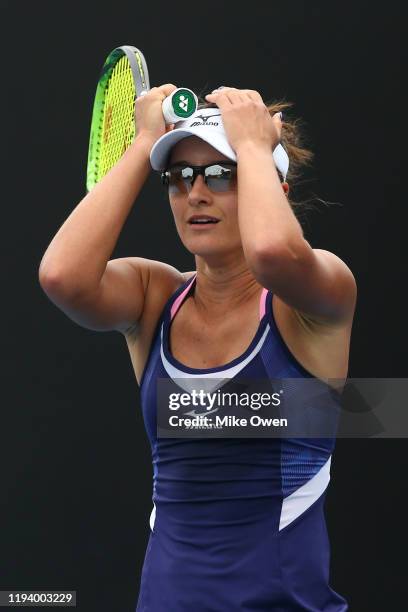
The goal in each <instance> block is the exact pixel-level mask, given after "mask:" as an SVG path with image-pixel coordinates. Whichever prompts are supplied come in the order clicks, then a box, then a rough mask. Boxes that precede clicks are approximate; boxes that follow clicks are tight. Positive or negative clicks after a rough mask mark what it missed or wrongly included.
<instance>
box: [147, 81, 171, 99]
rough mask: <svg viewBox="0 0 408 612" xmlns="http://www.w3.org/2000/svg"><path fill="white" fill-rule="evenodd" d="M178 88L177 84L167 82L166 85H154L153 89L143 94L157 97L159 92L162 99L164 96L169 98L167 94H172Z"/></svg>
mask: <svg viewBox="0 0 408 612" xmlns="http://www.w3.org/2000/svg"><path fill="white" fill-rule="evenodd" d="M176 89H177V85H174V84H173V83H165V84H164V85H160V86H159V87H152V88H151V89H149V91H146V92H142V94H141V95H143V96H144V95H147V96H150V97H152V96H154V97H156V96H157V95H158V94H159V95H160V97H161V99H162V100H164V98H167V96H170V95H171V94H172V93H173V91H175V90H176ZM140 97H141V96H139V98H140Z"/></svg>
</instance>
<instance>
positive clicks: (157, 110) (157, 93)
mask: <svg viewBox="0 0 408 612" xmlns="http://www.w3.org/2000/svg"><path fill="white" fill-rule="evenodd" d="M175 89H177V87H176V85H173V84H172V83H166V84H165V85H160V87H152V88H151V89H149V91H148V92H147V94H145V95H143V96H140V97H139V98H136V102H135V124H136V135H137V136H139V135H143V136H145V137H147V138H148V139H150V140H151V142H152V145H153V144H154V143H155V142H156V140H158V139H159V138H160V136H163V134H166V133H167V132H170V131H171V130H172V129H174V124H173V123H172V124H170V125H167V124H166V122H165V121H164V117H163V111H162V103H163V100H164V99H165V98H167V96H169V95H170V94H171V93H173V91H174V90H175Z"/></svg>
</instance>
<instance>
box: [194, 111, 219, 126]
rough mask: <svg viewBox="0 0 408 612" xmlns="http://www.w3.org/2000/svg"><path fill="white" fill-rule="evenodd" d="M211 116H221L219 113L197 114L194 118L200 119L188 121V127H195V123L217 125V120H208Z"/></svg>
mask: <svg viewBox="0 0 408 612" xmlns="http://www.w3.org/2000/svg"><path fill="white" fill-rule="evenodd" d="M212 117H221V113H218V114H217V115H197V116H196V117H195V119H201V121H193V123H190V126H189V127H195V126H197V125H219V123H218V121H208V119H211V118H212Z"/></svg>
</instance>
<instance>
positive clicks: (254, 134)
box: [205, 87, 282, 152]
mask: <svg viewBox="0 0 408 612" xmlns="http://www.w3.org/2000/svg"><path fill="white" fill-rule="evenodd" d="M205 98H206V100H207V101H208V102H214V103H215V104H216V105H217V106H218V108H219V109H220V111H221V117H222V121H223V124H224V129H225V132H226V134H227V138H228V141H229V143H230V145H231V147H232V148H233V149H234V151H235V152H237V151H238V149H239V148H240V147H241V146H242V145H243V144H246V143H253V144H256V145H260V146H265V147H268V148H269V149H270V150H273V149H274V148H275V147H276V145H277V144H278V143H279V142H280V137H281V129H282V122H281V118H280V114H279V113H275V115H273V117H271V115H270V114H269V112H268V109H267V108H266V106H265V104H264V102H263V100H262V97H261V95H260V94H259V93H258V92H257V91H255V90H253V89H235V88H234V87H223V88H222V89H218V90H214V91H213V93H211V94H207V95H206V96H205Z"/></svg>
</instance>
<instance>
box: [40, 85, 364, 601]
mask: <svg viewBox="0 0 408 612" xmlns="http://www.w3.org/2000/svg"><path fill="white" fill-rule="evenodd" d="M175 88H176V87H175V86H174V85H172V84H167V85H162V86H161V87H158V88H153V89H152V90H150V92H149V93H148V94H147V95H145V96H143V97H142V98H140V99H139V100H137V102H136V110H135V113H136V125H137V127H138V131H137V137H136V139H135V142H134V143H133V144H132V146H131V147H130V148H129V149H128V150H127V151H126V152H125V154H124V155H123V157H122V158H121V160H120V161H119V162H118V164H116V166H115V167H114V168H113V169H112V170H111V171H110V172H109V173H108V174H107V175H106V176H105V177H104V178H103V179H102V180H101V181H100V183H98V184H97V185H96V186H95V188H94V189H93V190H92V191H91V192H90V193H89V194H88V195H87V196H86V197H85V198H84V199H83V200H82V201H81V202H80V203H79V204H78V206H77V207H76V208H75V210H74V211H73V212H72V213H71V215H70V217H69V218H68V219H67V220H66V222H65V223H64V224H63V226H62V227H61V228H60V230H59V231H58V233H57V234H56V236H55V237H54V239H53V241H52V242H51V244H50V246H49V247H48V249H47V251H46V253H45V255H44V257H43V260H42V263H41V266H40V282H41V285H42V287H43V289H44V290H45V291H46V293H47V294H48V295H49V297H50V299H52V300H53V302H54V303H56V304H57V305H58V306H59V307H60V308H62V309H63V310H64V311H65V312H66V313H67V314H68V316H70V317H71V318H72V319H73V320H74V321H76V322H78V323H79V324H81V325H84V326H86V327H88V328H90V329H95V330H117V331H120V332H121V333H123V334H124V336H125V338H126V341H127V344H128V348H129V352H130V356H131V359H132V363H133V366H134V370H135V374H136V378H137V380H138V382H139V384H140V389H141V399H142V409H143V415H144V420H145V425H146V429H147V433H148V435H149V439H150V442H151V445H152V456H153V466H154V485H153V502H154V506H153V511H152V514H151V518H150V527H151V533H150V538H149V542H148V546H147V550H146V556H145V561H144V566H143V571H142V577H141V589H140V594H139V601H138V605H137V610H138V611H140V612H141V611H149V612H161V611H167V610H169V611H171V612H182V611H183V612H184V611H189V612H190V611H192V610H194V611H197V612H204V611H210V610H211V611H214V612H224V611H225V612H230V611H233V610H234V611H235V610H237V611H238V610H241V611H252V610H259V611H265V612H266V611H270V610H274V611H281V612H288V611H291V610H309V611H315V612H322V611H326V612H329V611H330V612H334V611H336V612H337V611H338V612H340V611H344V610H347V609H348V607H347V603H346V602H345V600H344V598H343V597H341V596H340V595H339V594H337V593H336V592H335V591H333V589H331V588H330V586H329V583H328V578H329V555H330V551H329V542H328V537H327V531H326V525H325V519H324V513H323V503H324V498H325V491H326V488H327V485H328V482H329V478H330V477H329V473H330V461H331V454H332V451H333V448H334V439H330V438H327V439H295V438H293V439H289V438H288V439H285V438H282V439H279V438H263V439H262V438H217V439H215V438H214V439H209V438H205V439H204V438H203V439H195V438H194V439H193V438H191V439H188V438H184V439H182V438H170V439H169V438H158V437H157V429H156V424H157V421H156V402H157V385H156V383H157V380H158V379H159V378H168V379H174V378H177V379H180V380H184V381H185V382H186V385H187V386H188V381H189V380H191V379H192V378H194V381H197V380H200V379H201V380H206V381H207V382H208V379H212V378H218V379H220V378H222V379H223V378H231V379H233V378H234V377H236V376H239V377H245V376H249V377H251V376H252V377H254V378H265V379H266V378H273V377H280V378H300V379H303V378H309V379H310V378H317V379H324V380H325V379H336V380H337V379H343V380H344V379H345V378H346V377H347V369H348V354H349V343H350V334H351V328H352V320H353V314H354V309H355V303H356V284H355V280H354V277H353V275H352V273H351V271H350V270H349V268H348V267H347V266H346V265H345V263H344V262H343V261H342V260H341V259H339V258H338V257H336V256H335V255H334V254H333V253H330V252H328V251H324V250H321V249H313V248H312V247H311V246H310V244H309V243H308V242H307V241H306V240H305V238H304V236H303V232H302V229H301V227H300V225H299V222H298V220H297V218H296V216H295V214H294V212H293V210H292V205H291V203H290V201H289V198H288V192H289V186H288V183H287V182H286V178H287V177H288V176H290V174H289V166H290V165H289V164H288V162H289V158H288V154H287V153H288V152H289V156H290V157H291V159H290V162H291V163H292V162H293V167H294V173H295V171H296V168H297V167H299V165H301V162H302V160H303V161H305V160H307V151H306V150H304V149H302V148H301V147H299V146H298V145H299V142H298V140H296V139H297V132H296V126H295V124H289V123H285V124H283V125H282V121H281V117H280V115H279V113H278V112H276V111H278V110H279V109H280V108H284V106H285V104H280V105H279V104H276V105H272V106H270V107H269V108H267V107H266V106H265V104H264V103H263V100H262V98H261V96H260V94H259V93H258V92H256V91H253V90H239V89H235V88H230V87H224V88H219V89H218V90H214V92H213V93H211V94H209V95H207V96H206V99H207V103H206V104H202V105H200V107H199V110H198V111H197V112H196V113H195V114H194V115H193V116H192V117H190V118H189V119H188V120H186V121H184V122H182V123H180V124H177V125H176V126H169V127H167V128H166V127H165V124H164V121H163V118H162V115H161V102H162V100H163V99H164V98H165V97H166V96H168V95H170V93H171V92H172V91H174V89H175ZM280 142H282V143H283V145H285V144H286V146H282V145H280V144H279V143H280ZM286 149H287V151H286ZM149 158H150V163H151V166H152V167H153V168H154V169H156V170H158V171H161V172H162V180H163V182H164V184H165V185H166V188H167V189H168V195H169V201H170V205H171V209H172V213H173V216H174V220H175V224H176V228H177V231H178V234H179V236H180V239H181V241H182V243H183V244H184V246H185V247H186V248H187V249H188V251H189V252H191V253H193V254H194V256H195V261H196V270H194V271H192V272H184V273H180V272H179V271H177V270H176V269H175V268H173V267H172V266H169V265H167V264H164V263H162V262H158V261H153V260H147V259H143V258H139V257H129V258H120V259H116V260H110V261H109V257H110V255H111V253H112V251H113V248H114V246H115V244H116V240H117V238H118V236H119V233H120V231H121V229H122V227H123V224H124V222H125V219H126V217H127V215H128V213H129V211H130V208H131V206H132V204H133V202H134V200H135V198H136V197H137V195H138V193H139V191H140V189H141V187H142V185H143V183H144V181H145V179H146V177H147V175H148V173H149V169H150V164H149ZM281 179H282V180H281ZM204 216H208V217H212V218H213V220H214V221H215V222H211V223H208V224H207V223H201V224H200V220H199V219H200V218H201V222H202V221H203V219H202V218H203V217H204ZM192 217H195V221H194V219H192ZM176 315H177V316H176ZM244 322H245V324H244ZM186 388H187V387H186Z"/></svg>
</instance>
